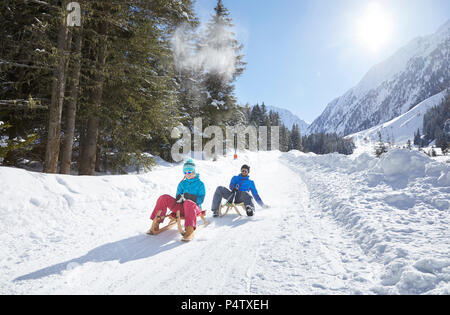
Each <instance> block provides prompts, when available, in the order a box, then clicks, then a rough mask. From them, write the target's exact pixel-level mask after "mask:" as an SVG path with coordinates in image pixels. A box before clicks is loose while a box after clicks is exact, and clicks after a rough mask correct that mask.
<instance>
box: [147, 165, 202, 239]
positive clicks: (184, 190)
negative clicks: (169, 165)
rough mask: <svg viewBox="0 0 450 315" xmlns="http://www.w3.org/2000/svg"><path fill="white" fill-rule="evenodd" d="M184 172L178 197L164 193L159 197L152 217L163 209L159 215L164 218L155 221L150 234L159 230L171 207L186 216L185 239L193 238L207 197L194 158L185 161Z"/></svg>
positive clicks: (174, 212) (175, 211)
mask: <svg viewBox="0 0 450 315" xmlns="http://www.w3.org/2000/svg"><path fill="white" fill-rule="evenodd" d="M183 173H184V177H183V180H182V181H181V182H180V183H179V184H178V188H177V193H176V198H173V197H172V196H170V195H162V196H161V197H159V198H158V201H157V202H156V206H155V209H154V210H153V212H152V215H151V216H150V219H151V220H152V221H153V220H154V219H155V218H156V217H157V216H158V212H159V211H161V213H160V214H159V216H160V217H161V218H162V219H161V220H159V222H154V223H153V225H152V228H151V229H150V230H149V231H148V232H147V233H148V234H154V233H153V232H155V231H158V230H159V224H160V223H162V222H163V221H164V217H165V216H166V212H167V209H170V211H172V213H173V214H176V213H177V211H180V214H181V216H182V217H184V227H185V231H186V233H185V234H184V237H183V239H184V240H190V239H192V238H193V236H194V230H195V228H196V227H197V216H198V215H200V214H201V213H202V210H201V206H202V203H203V200H204V199H205V185H204V184H203V182H202V181H201V180H200V174H197V173H196V170H195V164H194V161H193V160H192V159H189V160H187V161H186V163H184V165H183Z"/></svg>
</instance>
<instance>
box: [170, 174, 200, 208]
mask: <svg viewBox="0 0 450 315" xmlns="http://www.w3.org/2000/svg"><path fill="white" fill-rule="evenodd" d="M184 193H189V194H192V195H196V196H197V205H198V206H199V208H200V209H201V208H202V203H203V201H204V200H205V195H206V192H205V184H203V182H202V181H201V180H200V175H199V174H197V176H196V177H195V178H192V179H184V180H182V181H181V182H180V183H179V184H178V188H177V194H176V195H175V196H178V195H181V194H184Z"/></svg>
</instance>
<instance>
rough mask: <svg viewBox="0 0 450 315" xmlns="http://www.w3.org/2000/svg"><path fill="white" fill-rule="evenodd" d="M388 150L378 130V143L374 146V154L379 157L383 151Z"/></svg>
mask: <svg viewBox="0 0 450 315" xmlns="http://www.w3.org/2000/svg"><path fill="white" fill-rule="evenodd" d="M387 151H388V149H387V147H386V144H385V143H384V142H383V139H382V137H381V131H378V144H377V145H376V147H375V156H376V157H378V158H379V157H381V155H383V154H384V153H386V152H387Z"/></svg>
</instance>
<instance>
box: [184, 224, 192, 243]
mask: <svg viewBox="0 0 450 315" xmlns="http://www.w3.org/2000/svg"><path fill="white" fill-rule="evenodd" d="M193 238H194V227H193V226H187V227H186V232H185V233H184V235H183V239H182V241H185V242H189V241H192V239H193Z"/></svg>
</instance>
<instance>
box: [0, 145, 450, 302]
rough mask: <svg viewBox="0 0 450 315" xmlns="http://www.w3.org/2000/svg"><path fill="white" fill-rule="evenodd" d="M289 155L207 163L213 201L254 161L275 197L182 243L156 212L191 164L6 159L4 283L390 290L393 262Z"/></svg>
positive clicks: (230, 290) (46, 290)
mask: <svg viewBox="0 0 450 315" xmlns="http://www.w3.org/2000/svg"><path fill="white" fill-rule="evenodd" d="M283 157H285V156H284V155H283V154H281V153H279V152H259V153H249V154H245V155H243V156H242V157H240V159H239V160H238V161H232V160H229V159H221V160H219V161H218V162H208V161H196V163H197V169H198V170H200V173H201V178H202V180H203V181H204V182H205V185H206V188H207V198H206V200H205V203H204V209H209V207H210V205H211V200H212V195H213V193H214V190H215V188H216V187H217V186H218V185H225V186H227V185H228V183H229V180H230V178H231V176H232V175H235V174H237V173H238V172H239V168H240V165H242V164H244V163H246V164H249V165H251V174H250V175H251V177H252V179H253V180H254V181H255V182H256V185H257V188H258V190H259V192H260V195H261V197H262V199H263V200H264V202H265V203H267V204H269V205H270V206H271V207H270V208H269V209H261V208H258V209H257V212H256V215H255V216H254V217H251V218H249V217H247V216H243V217H238V216H237V214H235V213H232V214H228V215H227V216H226V217H223V218H212V217H211V213H210V212H209V211H208V219H209V220H210V221H211V224H210V225H209V226H208V227H207V228H205V229H203V230H201V231H199V232H198V233H197V234H196V236H195V239H194V241H192V242H190V243H183V242H181V241H180V236H179V234H178V232H177V230H176V228H175V229H172V230H169V231H167V232H165V233H163V234H160V235H158V236H148V235H146V234H145V231H146V230H147V229H148V227H149V220H148V216H149V214H150V210H151V209H152V208H153V206H154V204H155V202H156V199H157V198H158V196H159V195H161V194H164V193H169V194H172V193H174V191H175V189H176V185H177V183H178V181H179V180H180V173H181V166H172V167H170V166H168V167H159V168H158V169H157V170H155V171H152V172H150V173H147V174H143V175H127V176H98V177H70V176H61V175H45V174H38V173H30V172H26V171H23V170H16V169H12V168H0V176H2V178H5V179H8V180H9V184H8V185H4V184H3V183H5V181H3V182H2V185H1V186H2V187H0V191H1V192H2V195H3V197H4V198H3V200H4V201H5V202H4V203H2V204H1V206H0V210H1V212H0V214H1V216H2V221H1V225H2V232H1V233H2V234H1V239H2V243H1V245H0V246H1V248H0V250H1V251H2V253H5V254H6V255H5V256H4V257H1V258H0V262H1V266H2V267H0V268H1V269H0V293H2V294H60V293H62V294H374V293H379V291H377V290H374V288H376V287H377V286H379V282H380V278H379V277H380V274H382V272H383V268H385V266H383V263H382V260H381V259H375V257H374V256H371V255H368V254H367V253H364V247H362V246H361V244H360V243H358V242H357V241H356V239H355V238H354V237H353V235H352V233H350V232H349V231H348V230H346V229H345V226H343V225H342V224H339V222H338V221H336V220H335V219H334V218H333V216H330V215H329V213H327V212H325V211H323V209H321V205H320V204H319V203H318V202H317V199H314V198H311V196H310V191H309V188H308V183H306V182H305V181H304V180H303V179H302V178H306V177H305V174H304V173H303V174H302V172H304V170H299V169H298V168H295V165H294V164H293V163H289V159H286V158H283ZM290 158H292V157H290ZM309 175H311V174H309ZM343 183H344V181H343ZM324 188H325V189H326V187H325V186H324ZM345 188H348V187H344V186H343V187H342V189H345ZM332 202H336V201H333V200H330V201H329V203H332ZM444 213H445V214H446V220H447V218H448V212H444ZM447 222H448V221H445V224H447ZM439 263H440V264H441V265H442V267H441V269H440V272H444V271H445V270H447V269H448V266H447V265H446V264H448V263H449V261H448V260H439V261H437V262H434V265H433V266H437V265H438V264H439ZM449 265H450V264H449ZM445 268H447V269H445ZM444 274H448V273H446V272H444ZM444 280H445V278H444ZM439 281H442V279H441V278H439ZM439 281H435V282H436V283H435V285H437V284H438V283H439ZM446 283H447V285H448V280H447V282H446ZM419 284H421V285H422V284H423V283H419ZM445 285H446V284H444V287H445ZM444 293H445V291H444Z"/></svg>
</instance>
